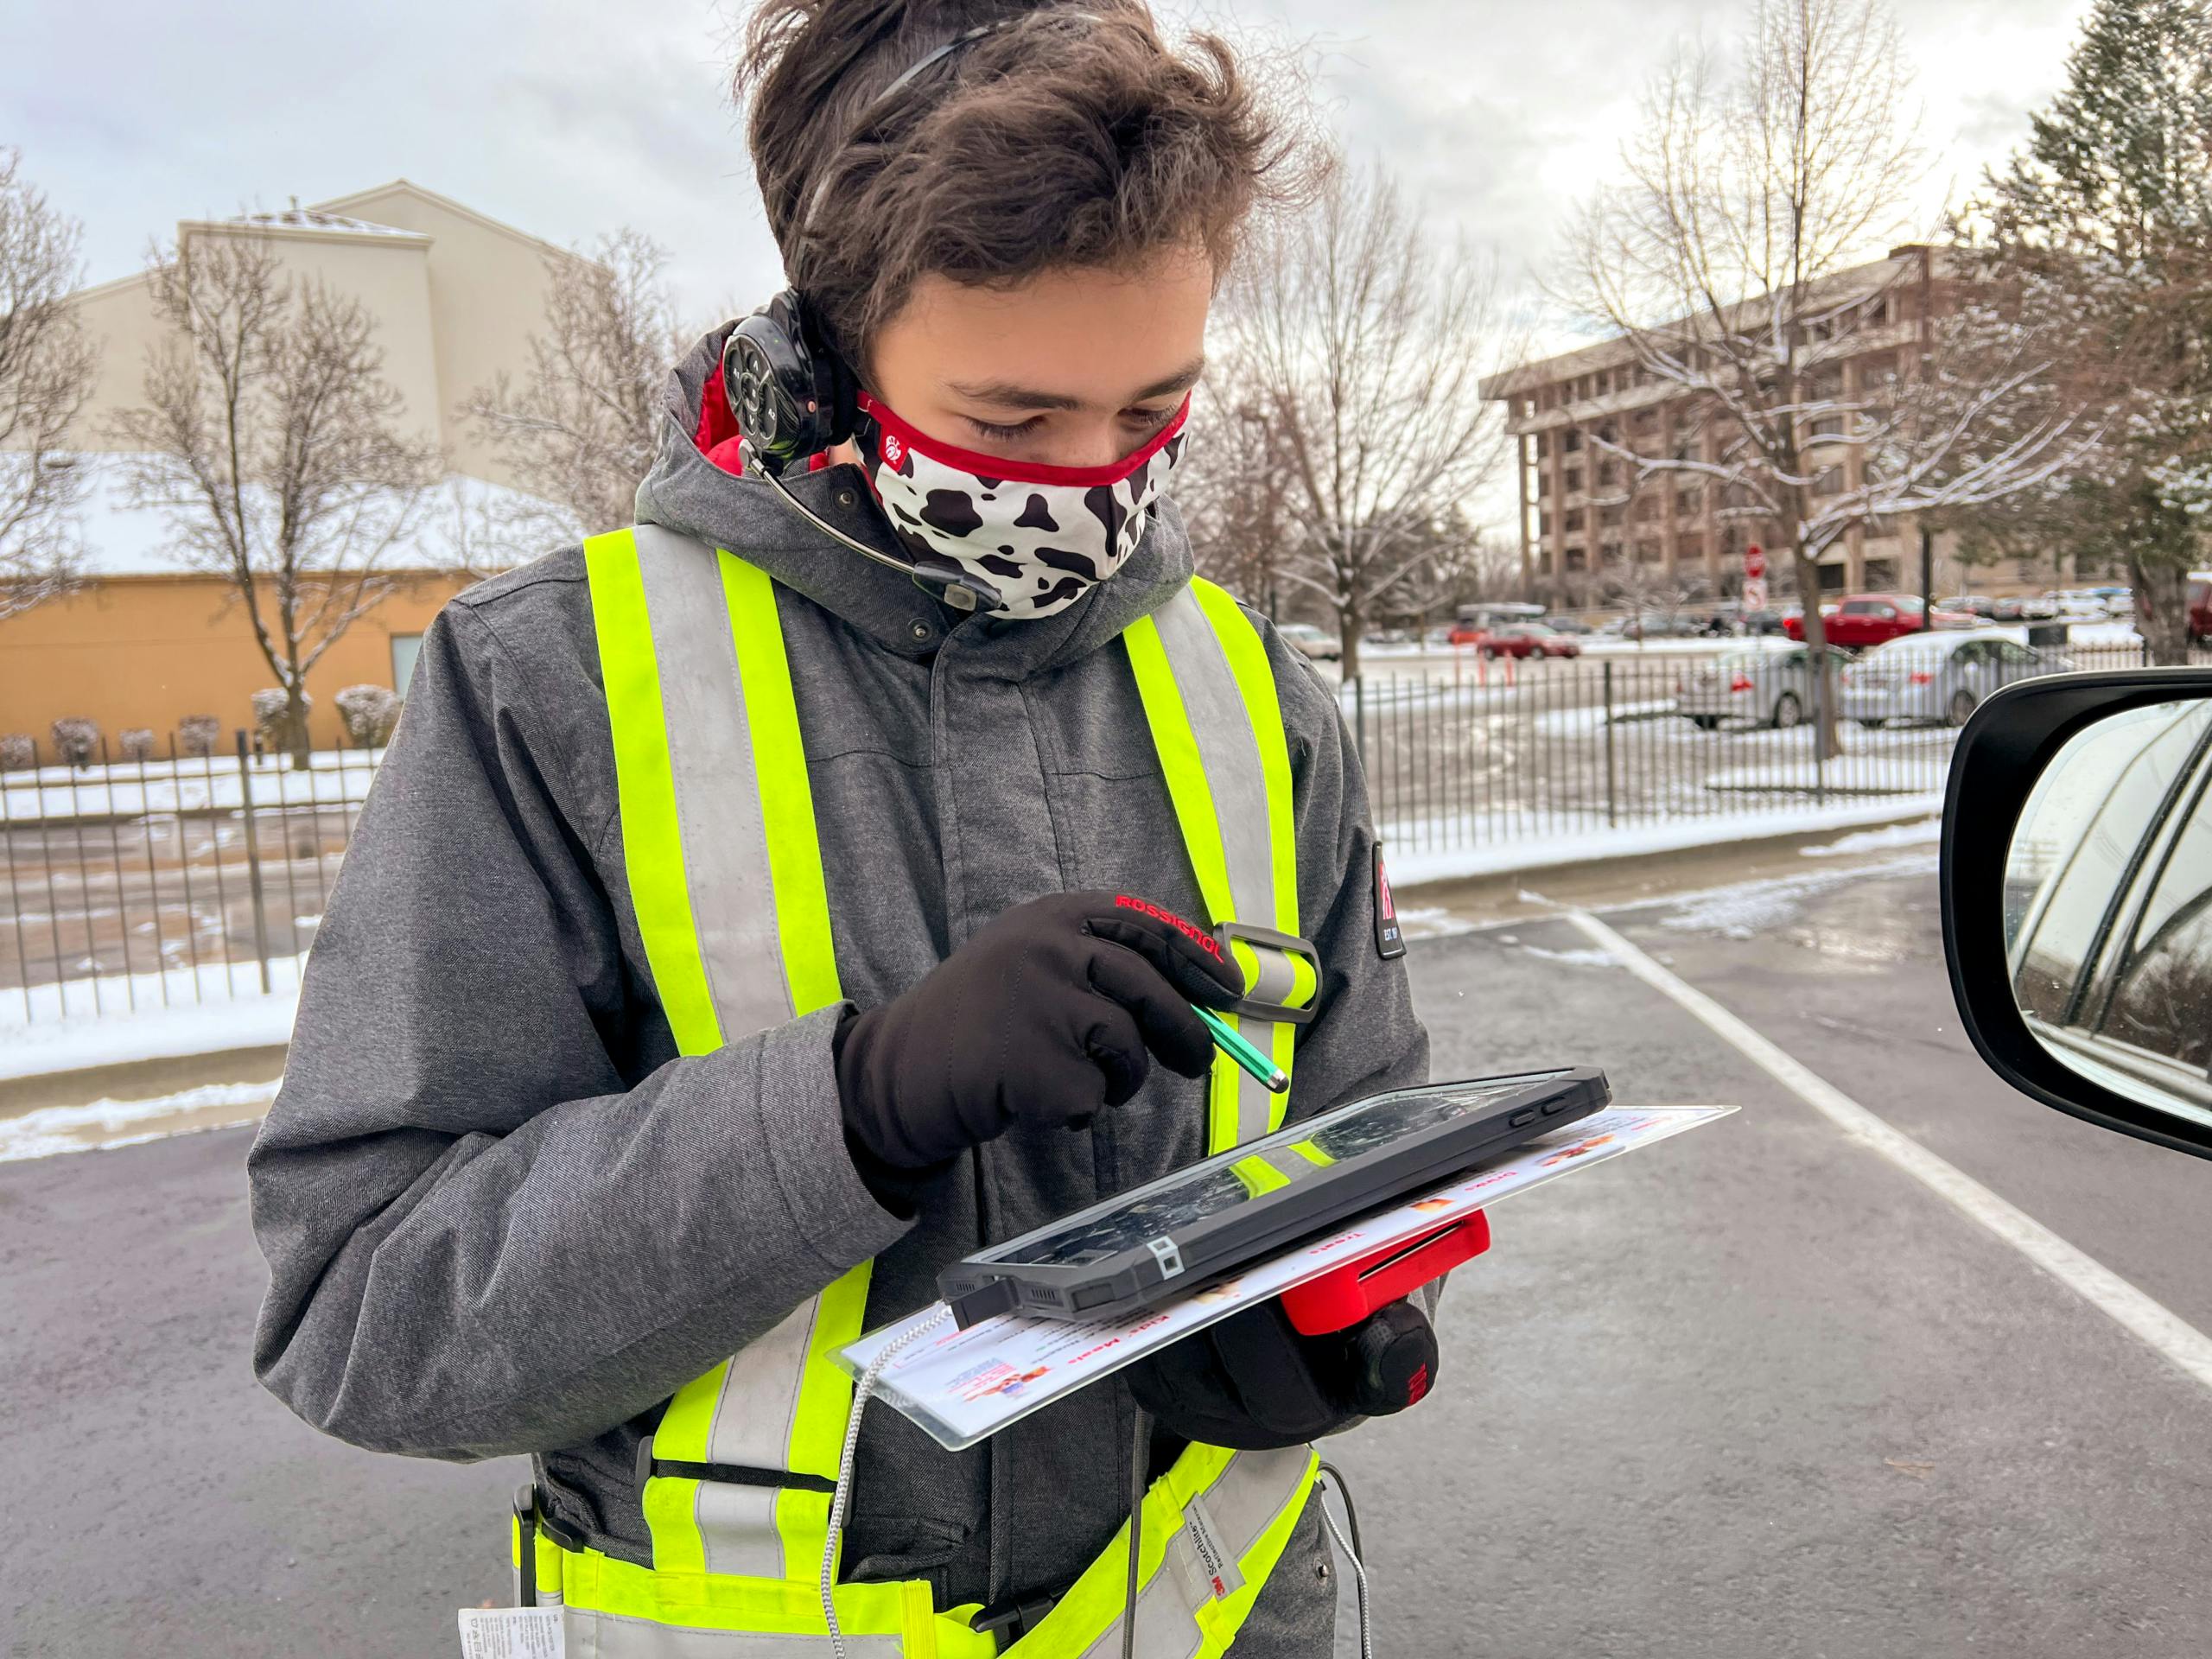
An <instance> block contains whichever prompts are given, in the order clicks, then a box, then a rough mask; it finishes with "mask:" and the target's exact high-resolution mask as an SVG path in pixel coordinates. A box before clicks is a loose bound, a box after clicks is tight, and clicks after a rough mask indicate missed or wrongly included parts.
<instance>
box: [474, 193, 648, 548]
mask: <svg viewBox="0 0 2212 1659" xmlns="http://www.w3.org/2000/svg"><path fill="white" fill-rule="evenodd" d="M667 264H668V255H667V253H666V251H664V249H662V248H661V247H660V246H659V245H658V244H656V243H655V242H653V241H652V238H649V237H647V236H645V234H644V233H643V232H639V231H635V230H631V229H628V228H624V229H622V230H620V231H617V232H613V234H612V235H609V236H605V237H602V238H600V240H599V242H598V244H597V245H595V247H594V250H593V251H592V253H591V254H590V255H589V256H586V255H583V254H582V253H564V254H556V255H550V256H549V257H547V260H546V264H545V270H546V282H547V296H546V327H545V332H544V333H543V334H537V335H535V336H533V337H532V338H531V343H530V353H531V366H530V371H529V372H528V373H527V374H526V375H525V376H524V378H523V380H522V382H521V384H520V385H517V384H516V383H515V381H514V379H513V378H512V377H511V376H509V375H506V374H504V373H503V374H501V375H500V376H499V378H496V379H495V380H493V382H492V383H491V385H486V386H480V387H478V388H477V389H476V391H474V392H473V393H472V394H471V395H470V397H469V398H468V400H467V403H466V404H464V405H463V406H462V407H463V410H464V412H465V413H466V414H467V416H469V417H470V418H471V419H472V420H473V421H474V423H476V425H477V427H478V429H480V430H481V431H483V432H484V433H485V434H486V436H487V438H488V439H489V441H490V442H491V443H492V444H493V447H494V448H497V449H498V450H499V453H500V454H502V455H503V456H505V459H506V461H507V462H508V464H509V465H510V466H511V467H513V468H514V471H515V474H516V475H517V476H518V478H520V479H521V480H522V481H523V487H524V489H525V490H527V491H528V492H529V493H531V494H532V495H534V496H536V497H537V498H538V499H541V500H543V501H546V502H549V503H550V504H552V505H553V506H554V507H555V508H556V509H557V510H558V512H559V513H561V514H563V515H565V516H566V520H567V522H566V523H565V524H560V525H559V526H558V530H557V531H556V533H557V534H566V535H569V536H572V537H573V536H575V535H588V534H594V533H596V532H598V531H602V530H613V529H618V528H620V526H622V525H624V524H628V523H629V522H630V519H631V515H632V511H633V502H634V500H635V498H636V494H637V489H638V484H639V480H642V479H643V478H644V477H645V474H646V473H647V472H648V471H649V470H651V468H652V460H653V450H654V447H655V445H656V443H657V442H658V435H659V429H660V407H661V394H662V391H663V388H664V384H665V381H666V378H667V375H668V370H669V365H671V363H673V362H674V361H675V360H676V359H677V357H679V356H680V355H681V354H682V353H683V349H684V347H685V346H686V344H687V343H688V341H687V338H686V335H685V334H684V332H683V330H682V329H681V328H679V327H678V326H677V317H676V308H675V305H674V303H673V302H672V301H671V299H670V297H669V292H668V282H667V275H666V270H667ZM555 528H556V527H555V525H553V524H546V523H544V522H543V521H539V522H532V523H528V524H515V525H512V526H510V527H509V531H510V534H511V536H512V537H514V538H515V539H518V540H520V539H522V538H524V537H528V538H530V539H531V540H532V541H534V542H535V543H536V549H537V550H543V546H544V544H545V537H546V532H547V531H550V530H555Z"/></svg>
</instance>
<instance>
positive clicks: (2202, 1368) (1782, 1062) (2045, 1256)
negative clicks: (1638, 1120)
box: [1567, 910, 2212, 1389]
mask: <svg viewBox="0 0 2212 1659" xmlns="http://www.w3.org/2000/svg"><path fill="white" fill-rule="evenodd" d="M1567 919H1568V920H1570V921H1572V922H1573V924H1574V925H1575V926H1576V927H1578V928H1580V930H1581V931H1583V933H1584V934H1585V935H1586V936H1587V937H1588V938H1590V939H1591V940H1592V943H1594V944H1599V945H1602V946H1604V947H1605V950H1609V951H1611V953H1612V955H1613V957H1615V959H1616V960H1618V962H1619V963H1620V964H1621V966H1622V967H1624V968H1625V969H1628V971H1629V972H1630V973H1631V974H1633V975H1635V976H1636V977H1637V978H1638V979H1640V980H1642V981H1643V982H1644V983H1645V984H1647V985H1649V986H1650V987H1651V988H1653V989H1654V990H1656V991H1658V992H1659V993H1661V994H1662V995H1664V996H1667V997H1669V998H1670V999H1671V1000H1672V1001H1675V1002H1676V1003H1678V1004H1680V1005H1681V1007H1684V1008H1686V1009H1688V1011H1689V1012H1690V1013H1691V1014H1695V1015H1696V1016H1697V1017H1698V1019H1699V1020H1702V1021H1703V1022H1704V1023H1705V1024H1706V1025H1707V1027H1710V1028H1711V1029H1712V1030H1713V1032H1714V1033H1716V1034H1717V1035H1719V1037H1721V1038H1722V1039H1725V1040H1726V1042H1727V1043H1729V1044H1730V1045H1731V1046H1733V1047H1734V1048H1736V1049H1737V1050H1738V1052H1741V1053H1742V1054H1743V1055H1744V1057H1745V1058H1747V1059H1749V1060H1750V1061H1751V1063H1752V1064H1753V1065H1757V1066H1758V1068H1759V1069H1760V1070H1761V1071H1764V1072H1766V1073H1767V1075H1768V1076H1770V1077H1773V1078H1774V1079H1775V1081H1776V1082H1777V1083H1779V1084H1782V1085H1783V1087H1784V1088H1786V1089H1788V1090H1789V1091H1790V1092H1791V1093H1792V1094H1794V1095H1796V1096H1797V1097H1798V1098H1799V1099H1801V1100H1802V1101H1803V1102H1804V1103H1806V1104H1807V1105H1808V1106H1810V1107H1812V1108H1813V1109H1814V1110H1815V1111H1817V1112H1819V1113H1820V1114H1821V1116H1823V1117H1826V1118H1827V1120H1828V1121H1829V1122H1832V1123H1834V1125H1835V1126H1836V1127H1837V1128H1840V1129H1841V1130H1842V1131H1843V1132H1844V1134H1845V1135H1847V1136H1849V1137H1850V1138H1851V1139H1852V1140H1853V1141H1857V1142H1858V1143H1859V1145H1861V1146H1863V1147H1866V1148H1867V1149H1868V1150H1869V1151H1872V1152H1876V1153H1878V1154H1881V1155H1882V1156H1883V1157H1885V1158H1886V1159H1888V1160H1890V1161H1891V1163H1893V1164H1895V1165H1896V1166H1897V1167H1898V1168H1899V1169H1901V1170H1903V1171H1904V1173H1906V1174H1908V1175H1910V1176H1911V1177H1912V1178H1913V1179H1915V1180H1916V1181H1918V1182H1919V1183H1920V1184H1921V1185H1923V1186H1925V1187H1927V1188H1928V1189H1929V1191H1930V1192H1934V1193H1935V1194H1936V1196H1937V1197H1939V1198H1942V1199H1943V1200H1944V1201H1945V1202H1946V1203H1948V1204H1949V1205H1951V1206H1952V1208H1954V1209H1955V1210H1957V1211H1959V1212H1960V1213H1961V1215H1964V1216H1966V1217H1968V1218H1969V1219H1970V1220H1973V1221H1975V1222H1979V1223H1980V1224H1981V1225H1982V1226H1984V1227H1986V1228H1987V1229H1988V1230H1990V1231H1991V1232H1992V1233H1993V1234H1995V1235H1996V1236H1998V1237H1999V1238H2000V1239H2002V1240H2003V1241H2004V1242H2005V1243H2007V1244H2009V1245H2011V1246H2012V1248H2013V1249H2016V1250H2018V1252H2019V1253H2020V1254H2021V1255H2024V1256H2026V1257H2027V1258H2028V1260H2029V1261H2031V1262H2034V1263H2035V1264H2036V1266H2037V1267H2039V1268H2042V1269H2043V1270H2044V1272H2045V1273H2047V1274H2050V1276H2051V1277H2052V1278H2054V1279H2056V1280H2057V1281H2058V1282H2059V1283H2060V1284H2062V1285H2064V1286H2065V1287H2067V1288H2068V1289H2069V1290H2070V1291H2072V1292H2073V1293H2074V1294H2075V1295H2077V1296H2079V1297H2081V1298H2082V1300H2084V1301H2086V1302H2088V1304H2089V1305H2090V1306H2093V1307H2094V1308H2096V1309H2098V1310H2099V1311H2100V1312H2101V1313H2106V1314H2108V1315H2109V1316H2111V1318H2113V1319H2115V1320H2117V1321H2118V1322H2119V1323H2120V1325H2122V1326H2124V1327H2126V1329H2127V1330H2128V1331H2130V1332H2133V1333H2134V1334H2135V1335H2136V1336H2137V1337H2139V1338H2141V1339H2142V1340H2143V1341H2144V1342H2145V1343H2147V1344H2150V1345H2151V1346H2152V1348H2154V1349H2156V1350H2157V1351H2158V1352H2159V1353H2161V1354H2163V1355H2164V1356H2165V1357H2166V1358H2168V1359H2170V1360H2171V1361H2172V1362H2173V1363H2175V1364H2176V1365H2177V1366H2179V1367H2180V1368H2181V1369H2182V1370H2183V1371H2185V1372H2187V1373H2188V1374H2189V1375H2190V1376H2192V1377H2194V1378H2195V1379H2196V1381H2197V1382H2199V1383H2202V1384H2203V1385H2204V1386H2205V1387H2206V1388H2208V1389H2212V1337H2208V1336H2206V1335H2205V1334H2204V1332H2202V1331H2199V1330H2198V1329H2197V1328H2196V1326H2195V1325H2191V1324H2190V1323H2189V1322H2188V1321H2187V1320H2186V1319H2183V1318H2181V1317H2180V1316H2179V1315H2178V1314H2177V1313H2174V1312H2173V1311H2172V1310H2171V1308H2168V1307H2166V1306H2164V1305H2163V1304H2162V1303H2159V1302H2158V1301H2154V1300H2152V1298H2150V1297H2149V1296H2146V1295H2145V1294H2143V1293H2142V1292H2141V1291H2139V1290H2138V1289H2137V1288H2136V1287H2134V1286H2133V1285H2131V1284H2130V1283H2128V1282H2127V1281H2126V1280H2125V1279H2123V1278H2121V1277H2120V1275H2119V1274H2116V1273H2114V1272H2113V1270H2112V1269H2111V1268H2107V1267H2106V1266H2105V1265H2104V1263H2102V1262H2099V1261H2097V1260H2096V1259H2095V1258H2094V1257H2093V1256H2089V1255H2084V1254H2083V1253H2082V1251H2080V1250H2078V1249H2075V1247H2074V1246H2073V1245H2071V1244H2069V1243H2067V1242H2066V1241H2065V1240H2064V1239H2063V1238H2061V1237H2060V1236H2058V1235H2057V1234H2056V1233H2054V1232H2052V1231H2051V1230H2050V1228H2048V1227H2046V1226H2044V1224H2042V1223H2041V1222H2039V1221H2037V1219H2036V1218H2035V1217H2032V1216H2031V1215H2029V1214H2027V1213H2026V1212H2025V1211H2022V1210H2019V1209H2018V1208H2016V1207H2015V1206H2013V1205H2010V1204H2008V1203H2006V1202H2005V1200H2004V1199H2003V1198H1999V1197H1998V1196H1997V1194H1995V1193H1994V1192H1991V1191H1990V1190H1989V1189H1988V1188H1987V1187H1986V1186H1984V1185H1982V1184H1981V1183H1980V1181H1977V1180H1975V1179H1974V1178H1973V1177H1972V1176H1970V1175H1967V1174H1966V1173H1963V1172H1961V1171H1960V1170H1959V1169H1957V1168H1955V1167H1954V1166H1952V1165H1950V1164H1949V1163H1947V1162H1946V1161H1944V1160H1942V1159H1941V1158H1939V1157H1937V1156H1936V1154H1934V1153H1932V1152H1930V1151H1929V1150H1928V1148H1927V1147H1923V1146H1922V1145H1921V1144H1920V1142H1919V1141H1916V1140H1914V1139H1913V1138H1912V1137H1911V1136H1910V1135H1905V1134H1904V1133H1903V1132H1901V1131H1899V1130H1897V1129H1895V1128H1891V1126H1890V1125H1889V1124H1887V1123H1885V1122H1883V1121H1882V1120H1881V1119H1880V1118H1878V1117H1877V1116H1875V1115H1874V1114H1873V1113H1872V1112H1870V1111H1868V1110H1867V1109H1866V1108H1865V1107H1864V1106H1861V1105H1860V1104H1859V1103H1858V1102H1857V1101H1855V1100H1853V1099H1852V1098H1851V1096H1848V1095H1847V1094H1845V1093H1844V1092H1843V1091H1842V1090H1840V1089H1838V1088H1837V1087H1836V1086H1835V1085H1834V1084H1832V1083H1830V1082H1828V1081H1827V1079H1826V1078H1825V1077H1819V1076H1817V1075H1815V1073H1814V1072H1813V1071H1810V1070H1808V1068H1807V1067H1806V1066H1804V1065H1802V1064H1801V1063H1800V1062H1798V1061H1797V1060H1796V1059H1795V1058H1792V1057H1791V1056H1789V1054H1787V1053H1785V1052H1783V1050H1781V1049H1780V1048H1778V1047H1777V1046H1775V1045H1774V1044H1773V1043H1771V1042H1770V1041H1769V1040H1768V1039H1765V1038H1764V1037H1762V1036H1761V1035H1759V1033H1758V1032H1756V1031H1754V1030H1752V1029H1751V1027H1750V1026H1749V1025H1747V1024H1746V1023H1745V1022H1744V1021H1743V1020H1739V1019H1738V1018H1737V1017H1736V1016H1735V1015H1734V1014H1731V1013H1729V1012H1728V1010H1727V1009H1726V1008H1724V1007H1721V1006H1720V1005H1719V1003H1718V1002H1715V1001H1713V999H1712V998H1711V997H1709V996H1707V995H1706V994H1705V993H1704V992H1702V991H1700V990H1699V989H1698V988H1696V987H1695V986H1694V985H1691V984H1690V983H1688V982H1687V981H1685V980H1683V979H1682V978H1681V976H1678V975H1675V974H1672V973H1669V971H1668V970H1667V969H1665V968H1663V967H1662V966H1661V965H1660V964H1659V963H1657V962H1655V961H1654V960H1653V959H1652V958H1651V957H1649V956H1648V955H1646V954H1645V953H1644V952H1643V950H1639V949H1638V948H1637V946H1635V945H1633V944H1630V943H1629V942H1628V940H1626V939H1624V938H1622V937H1621V936H1620V935H1619V934H1618V933H1616V932H1615V931H1613V930H1612V929H1611V928H1610V927H1608V926H1606V925H1605V923H1603V922H1601V921H1599V919H1598V918H1596V917H1595V916H1592V915H1591V914H1590V913H1589V912H1586V911H1580V910H1578V911H1570V912H1567Z"/></svg>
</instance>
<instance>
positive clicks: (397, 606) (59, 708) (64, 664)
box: [0, 575, 468, 758]
mask: <svg viewBox="0 0 2212 1659" xmlns="http://www.w3.org/2000/svg"><path fill="white" fill-rule="evenodd" d="M467 585H468V582H467V580H466V579H463V578H460V577H455V576H451V575H423V576H422V577H420V578H414V579H410V584H409V585H408V586H405V587H403V588H401V589H400V590H399V591H398V592H397V593H395V594H392V595H391V597H390V598H388V599H386V600H385V601H384V603H383V604H381V605H379V606H378V607H377V608H376V609H374V610H372V611H370V612H368V613H366V614H365V615H363V616H360V617H357V618H356V619H354V620H353V624H352V626H349V627H348V628H347V629H346V632H345V633H344V635H343V636H341V637H340V639H339V641H338V643H337V644H336V645H333V646H331V648H330V649H329V650H328V651H327V652H324V653H323V655H322V657H321V660H320V661H318V662H317V663H316V664H315V667H314V668H312V669H311V670H309V671H308V693H309V695H310V696H313V697H314V699H315V702H314V704H313V706H312V708H311V709H309V711H308V724H309V728H310V730H311V732H312V734H313V735H314V740H315V747H317V748H335V747H339V746H340V744H341V743H342V742H343V741H345V725H344V722H343V721H341V720H340V718H339V715H338V708H337V704H336V702H335V701H334V699H335V697H336V696H337V694H338V693H339V692H340V691H341V690H345V688H346V687H347V686H349V685H382V686H391V683H392V657H391V640H392V636H394V635H395V634H419V633H420V632H423V628H424V627H425V626H427V625H428V624H429V620H430V619H431V618H432V617H433V616H435V614H436V613H437V612H438V608H439V607H441V606H442V605H443V604H444V603H445V602H446V601H447V600H448V599H450V598H451V597H452V596H453V595H454V594H456V593H459V592H460V591H461V589H462V588H465V587H467ZM262 603H263V607H264V612H263V613H264V615H267V614H270V609H269V607H270V601H269V600H268V598H267V597H266V596H265V595H264V598H263V601H262ZM275 683H276V677H275V676H274V675H272V674H271V673H270V671H269V664H268V663H267V661H266V660H265V659H264V658H263V656H262V654H261V649H260V647H259V646H258V645H256V644H255V643H254V638H253V627H252V624H251V622H250V621H249V620H247V617H246V613H245V601H243V600H242V599H240V598H239V597H238V594H237V593H236V591H235V590H234V589H233V588H231V586H230V584H228V583H227V582H224V581H222V580H221V579H220V578H218V577H214V576H206V575H175V576H107V577H103V578H100V579H99V580H97V581H95V582H92V585H91V586H90V587H88V588H84V589H81V590H80V591H79V592H78V593H75V594H72V595H70V596H69V597H68V598H67V599H59V600H54V601H50V602H48V603H47V604H44V605H41V606H37V607H34V608H33V609H31V610H29V611H26V612H23V613H22V614H20V615H17V616H13V617H10V618H9V619H8V620H5V621H0V732H26V733H29V734H30V735H32V736H34V737H35V738H37V739H38V741H39V749H40V753H41V758H44V757H45V756H46V755H47V754H48V753H50V749H51V745H52V741H53V734H52V731H51V728H52V726H53V723H54V721H56V720H59V719H61V718H63V717H64V716H67V715H84V716H87V717H89V718H91V719H92V720H95V721H99V728H100V730H101V731H102V732H103V733H104V734H105V735H106V737H107V740H108V745H109V750H110V753H113V751H114V745H115V736H116V734H117V733H118V732H119V731H122V730H124V728H128V727H132V726H146V727H150V728H152V729H153V733H154V752H155V753H156V754H166V753H168V741H169V734H171V733H172V732H174V731H175V729H176V727H177V722H178V721H181V720H182V719H183V718H184V716H185V715H215V716H216V717H217V718H218V719H219V720H220V721H222V722H223V739H222V747H224V748H226V749H227V748H228V747H230V746H231V745H232V743H233V742H234V741H236V740H235V739H234V738H232V735H231V733H232V728H235V727H240V726H243V727H245V728H246V731H247V734H248V735H249V737H251V733H252V730H253V705H252V702H251V697H252V695H253V693H254V692H256V691H257V690H260V689H261V688H262V687H264V686H269V685H274V684H275Z"/></svg>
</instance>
